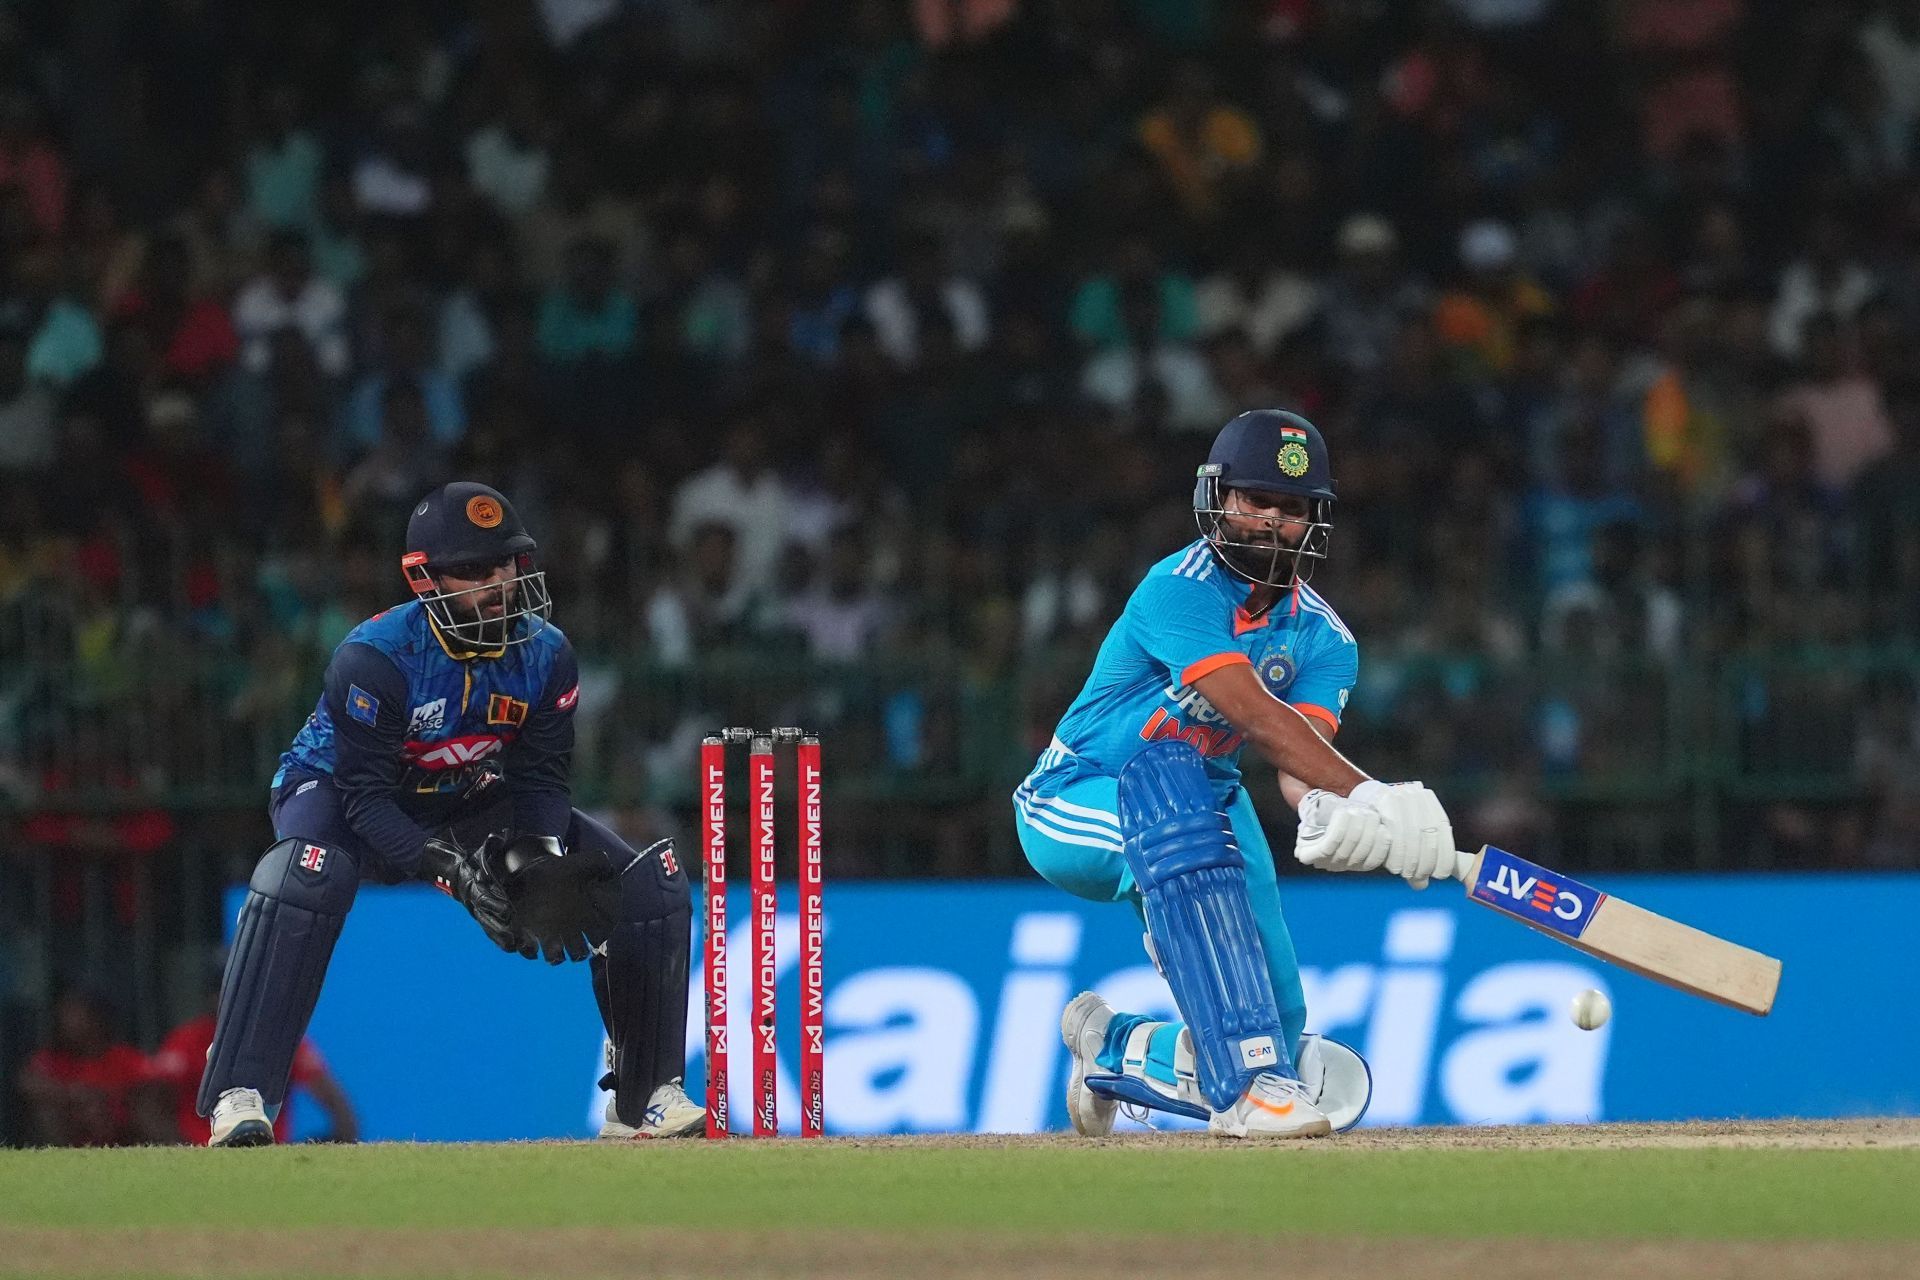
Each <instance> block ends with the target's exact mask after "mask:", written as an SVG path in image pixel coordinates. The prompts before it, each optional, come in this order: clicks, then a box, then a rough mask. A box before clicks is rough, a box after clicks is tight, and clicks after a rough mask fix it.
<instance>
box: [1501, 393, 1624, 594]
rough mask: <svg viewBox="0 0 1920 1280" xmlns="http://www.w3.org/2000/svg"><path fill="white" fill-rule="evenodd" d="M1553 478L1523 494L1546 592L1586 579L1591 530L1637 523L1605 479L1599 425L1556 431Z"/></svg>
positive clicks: (1541, 584) (1537, 568) (1582, 424)
mask: <svg viewBox="0 0 1920 1280" xmlns="http://www.w3.org/2000/svg"><path fill="white" fill-rule="evenodd" d="M1558 457H1559V466H1558V468H1557V472H1556V479H1555V480H1554V482H1553V483H1551V484H1549V485H1546V486H1544V487H1543V488H1541V489H1539V490H1537V491H1536V492H1534V493H1533V494H1531V495H1529V497H1528V499H1527V525H1528V533H1529V540H1530V543H1531V546H1532V551H1533V557H1534V571H1535V578H1536V581H1537V582H1538V583H1539V587H1540V590H1541V591H1542V592H1544V593H1547V594H1548V595H1549V596H1551V593H1553V592H1554V591H1556V590H1558V589H1560V588H1562V587H1568V586H1572V585H1574V584H1577V583H1579V582H1582V581H1585V580H1587V579H1590V578H1591V577H1592V576H1593V573H1594V563H1593V549H1594V539H1595V535H1596V534H1597V533H1598V532H1599V531H1600V530H1601V529H1602V528H1603V527H1605V526H1607V525H1610V524H1615V523H1619V522H1638V521H1639V520H1640V519H1641V512H1640V507H1639V504H1638V503H1637V502H1635V501H1634V499H1633V497H1632V495H1631V494H1629V493H1626V492H1624V491H1623V490H1621V489H1618V488H1615V487H1613V486H1611V485H1609V484H1608V483H1607V478H1606V467H1605V463H1604V461H1603V457H1602V444H1601V438H1600V432H1599V430H1598V429H1597V428H1596V427H1595V426H1594V424H1593V423H1591V422H1578V421H1576V422H1573V423H1570V424H1568V426H1567V427H1566V428H1565V429H1564V430H1563V431H1562V433H1561V436H1560V441H1559V451H1558Z"/></svg>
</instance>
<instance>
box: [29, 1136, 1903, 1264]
mask: <svg viewBox="0 0 1920 1280" xmlns="http://www.w3.org/2000/svg"><path fill="white" fill-rule="evenodd" d="M0 1275H5V1276H58V1277H76V1276H88V1277H93V1276H115V1277H121V1276H160V1277H186V1276H193V1277H199V1276H208V1277H255V1276H258V1277H292V1276H298V1277H347V1276H352V1277H380V1278H382V1280H388V1278H392V1277H441V1276H482V1277H495V1276H554V1277H603V1276H649V1277H663V1276H738V1275H769V1276H774V1275H777V1276H800V1275H807V1276H847V1277H881V1276H909V1275H911V1276H925V1277H957V1276H992V1277H996V1278H997V1280H1022V1278H1024V1277H1029V1276H1032V1277H1040V1276H1048V1277H1051V1276H1097V1277H1101V1280H1116V1278H1124V1277H1135V1276H1177V1277H1180V1280H1198V1278H1201V1277H1213V1276H1232V1277H1236V1280H1240V1278H1245V1277H1256V1276H1262V1275H1289V1276H1311V1277H1314V1278H1315V1280H1343V1278H1345V1277H1369V1278H1370V1277H1385V1276H1431V1277H1439V1278H1440V1280H1452V1278H1453V1277H1461V1278H1463V1280H1464V1278H1466V1277H1472V1280H1487V1278H1488V1277H1492V1276H1541V1277H1546V1276H1555V1277H1559V1276H1596V1277H1615V1276H1618V1277H1628V1276H1632V1277H1653V1278H1655V1280H1660V1278H1663V1277H1669V1276H1715V1277H1717V1276H1726V1277H1736V1276H1738V1277H1746V1276H1761V1277H1767V1278H1768V1280H1796V1278H1798V1277H1803V1276H1804V1277H1836V1276H1913V1277H1920V1120H1916V1119H1900V1120H1872V1121H1849V1122H1788V1123H1746V1122H1733V1123H1714V1124H1692V1125H1594V1126H1579V1127H1556V1128H1487V1129H1403V1130H1371V1131H1366V1132H1362V1133H1355V1134H1349V1135H1346V1136H1344V1137H1341V1138H1338V1139H1334V1140H1331V1141H1324V1142H1311V1143H1284V1144H1262V1145H1257V1146H1256V1145H1250V1144H1244V1143H1220V1142H1214V1141H1210V1140H1208V1139H1206V1138H1204V1137H1202V1136H1196V1135H1153V1134H1143V1135H1136V1136H1127V1137H1117V1138H1111V1139H1107V1140H1105V1141H1102V1142H1097V1143H1090V1142H1086V1141H1083V1140H1079V1139H1075V1138H1071V1137H1064V1136H1059V1135H1048V1136H1040V1137H991V1136H973V1135H968V1136H956V1137H952V1138H939V1139H926V1138H887V1139H839V1140H831V1141H826V1142H818V1143H800V1142H798V1141H783V1142H776V1143H750V1142H735V1143H728V1144H709V1143H700V1142H689V1143H676V1144H665V1143H662V1144H651V1145H649V1144H632V1145H623V1146H617V1147H616V1146H611V1145H607V1144H577V1143H523V1144H505V1145H491V1146H442V1147H430V1146H409V1145H399V1144H393V1145H379V1146H368V1147H362V1148H283V1149H279V1150H273V1151H253V1152H205V1151H180V1150H160V1149H153V1150H139V1151H112V1152H0Z"/></svg>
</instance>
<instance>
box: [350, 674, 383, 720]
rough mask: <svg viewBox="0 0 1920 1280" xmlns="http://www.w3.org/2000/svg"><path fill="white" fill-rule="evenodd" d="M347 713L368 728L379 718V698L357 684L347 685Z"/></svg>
mask: <svg viewBox="0 0 1920 1280" xmlns="http://www.w3.org/2000/svg"><path fill="white" fill-rule="evenodd" d="M347 714H348V715H350V716H352V717H353V718H354V719H355V720H358V721H359V722H360V723H361V724H364V725H366V726H368V727H369V728H371V727H373V725H375V724H377V723H378V722H379V719H380V699H378V698H376V697H374V696H373V695H372V694H370V693H368V692H367V691H366V690H365V689H362V688H361V687H360V686H359V685H357V684H350V685H348V686H347Z"/></svg>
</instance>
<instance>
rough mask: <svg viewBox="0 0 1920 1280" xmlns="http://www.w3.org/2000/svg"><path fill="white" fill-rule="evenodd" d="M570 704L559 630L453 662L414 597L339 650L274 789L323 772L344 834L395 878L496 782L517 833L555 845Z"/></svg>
mask: <svg viewBox="0 0 1920 1280" xmlns="http://www.w3.org/2000/svg"><path fill="white" fill-rule="evenodd" d="M579 696H580V675H579V668H578V664H577V662H576V661H575V658H574V654H573V646H572V645H571V644H569V643H568V641H567V637H566V635H565V633H563V632H562V631H561V630H560V628H559V627H556V626H554V625H553V624H551V623H547V624H544V625H542V626H541V627H540V630H539V631H538V633H537V634H535V635H534V636H533V637H532V638H531V639H529V640H528V641H526V642H525V643H524V644H517V645H509V646H506V647H505V648H504V649H499V650H489V651H487V652H485V653H482V654H478V655H475V656H471V657H465V658H456V657H454V656H453V654H452V653H451V652H449V651H448V649H447V647H446V645H445V644H444V643H443V642H442V640H441V638H440V635H439V633H438V632H437V631H435V630H434V628H433V626H432V625H431V623H430V622H429V621H428V619H427V614H426V610H425V609H424V608H423V607H422V606H421V604H420V603H419V602H418V601H412V602H409V603H407V604H403V605H400V606H398V607H397V608H393V609H389V610H387V611H386V612H385V613H380V614H376V615H375V616H373V617H372V618H369V619H368V620H367V621H365V622H363V623H361V624H360V625H359V626H357V627H355V628H354V629H353V630H352V631H351V632H349V633H348V634H347V638H346V639H345V640H342V641H341V642H340V647H339V648H338V649H335V650H334V653H333V659H332V661H330V662H329V663H328V664H327V675H326V682H325V687H324V688H323V690H322V692H321V694H320V700H319V703H318V704H317V705H316V706H315V707H314V710H313V714H312V715H310V716H308V717H307V722H306V724H305V725H304V726H303V727H302V728H301V730H300V732H299V733H298V734H297V735H296V736H295V737H294V740H293V745H292V746H291V747H289V748H288V749H287V751H286V752H285V754H283V755H282V756H281V757H280V768H279V770H278V771H277V772H276V773H275V774H274V778H273V785H274V787H275V788H276V789H277V788H278V787H280V786H281V785H282V784H283V783H285V782H286V781H287V780H288V779H289V778H290V777H295V776H298V775H301V774H305V775H309V776H313V775H321V774H330V775H332V777H333V780H334V785H335V786H336V787H337V788H338V790H339V792H340V795H341V800H342V803H343V805H344V806H345V809H346V816H347V821H348V823H349V824H350V825H351V826H352V827H353V829H354V832H355V834H357V835H359V836H360V837H361V838H362V839H363V840H365V841H366V843H367V845H368V848H369V849H370V851H371V852H373V853H374V854H375V855H377V856H378V857H380V858H382V859H384V860H385V861H386V862H388V863H389V864H390V865H391V866H392V867H393V868H394V869H395V870H396V871H398V872H400V873H402V874H405V873H408V872H410V870H411V868H412V866H413V865H414V864H415V863H416V862H417V861H418V859H419V856H420V847H421V845H422V844H423V843H424V842H425V840H426V838H427V836H428V835H429V834H430V833H431V832H432V831H433V830H434V829H436V828H438V827H441V826H444V825H446V824H447V823H450V822H453V821H455V820H456V819H458V818H460V817H461V816H463V815H464V814H465V813H467V812H471V811H473V810H475V809H477V808H479V807H482V806H484V805H491V804H493V803H494V802H495V801H496V800H497V799H498V798H499V792H498V791H497V790H495V789H494V786H493V784H494V782H495V781H496V780H498V782H499V783H501V784H502V785H503V786H504V788H505V790H506V793H507V794H508V795H510V796H511V797H512V799H513V825H514V830H515V831H517V832H521V833H527V834H534V835H551V836H562V837H563V836H564V834H565V832H566V830H567V823H568V820H569V817H570V814H571V809H572V799H571V791H570V787H569V781H568V769H569V765H570V762H571V757H572V753H573V709H574V703H575V701H576V700H577V699H578V698H579Z"/></svg>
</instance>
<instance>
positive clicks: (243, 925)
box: [197, 838, 360, 1116]
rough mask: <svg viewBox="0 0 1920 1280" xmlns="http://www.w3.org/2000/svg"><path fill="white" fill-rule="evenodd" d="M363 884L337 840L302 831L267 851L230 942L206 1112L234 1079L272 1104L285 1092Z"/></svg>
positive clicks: (205, 1089)
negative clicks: (322, 840) (302, 834)
mask: <svg viewBox="0 0 1920 1280" xmlns="http://www.w3.org/2000/svg"><path fill="white" fill-rule="evenodd" d="M359 887H360V868H359V865H358V864H357V863H356V862H355V860H354V859H353V857H352V856H351V855H350V854H348V853H347V852H346V851H345V850H344V849H342V848H341V847H340V846H338V845H334V844H320V843H317V842H315V841H311V840H302V839H298V838H295V839H288V840H282V841H280V842H279V843H277V844H275V845H274V846H273V847H272V848H270V849H268V850H267V851H266V853H265V854H263V855H262V856H261V858H260V861H259V863H258V864H257V865H256V866H255V867H254V869H253V879H252V880H251V881H249V882H248V884H247V900H246V902H245V904H244V905H242V906H241V908H240V921H239V925H238V927H237V928H236V929H235V930H234V934H233V944H232V946H230V947H229V948H228V950H227V968H226V973H225V975H224V976H223V977H222V978H221V981H220V1013H219V1017H218V1019H217V1021H216V1023H215V1027H214V1032H213V1049H212V1051H211V1052H210V1053H208V1054H207V1069H206V1071H205V1072H204V1073H203V1074H202V1075H201V1077H200V1094H199V1098H198V1100H197V1106H198V1108H199V1111H200V1114H201V1115H203V1116H204V1115H207V1114H208V1113H210V1112H211V1111H212V1110H213V1104H214V1103H216V1102H218V1101H219V1100H220V1095H221V1094H222V1093H223V1092H225V1091H226V1090H228V1089H239V1088H245V1089H258V1090H259V1091H260V1096H261V1098H262V1099H263V1100H264V1101H265V1102H266V1104H267V1105H268V1106H270V1107H272V1106H278V1105H279V1104H280V1103H281V1102H282V1101H284V1100H285V1098H286V1096H287V1075H288V1073H289V1072H290V1071H291V1070H292V1069H293V1053H294V1050H295V1049H297V1048H298V1047H299V1045H300V1037H302V1036H304V1035H305V1034H306V1033H307V1022H308V1020H309V1019H310V1018H312V1017H313V1006H314V1005H315V1004H316V1003H317V1002H318V1001H319V999H320V984H321V983H322V982H323V981H324V980H325V979H326V976H327V962H328V961H329V960H330V959H332V958H333V944H334V942H335V941H336V940H338V939H339V937H340V926H341V925H342V924H343V923H345V922H346V918H347V911H348V909H349V908H351V907H352V906H353V897H354V894H355V893H356V892H357V891H358V889H359Z"/></svg>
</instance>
